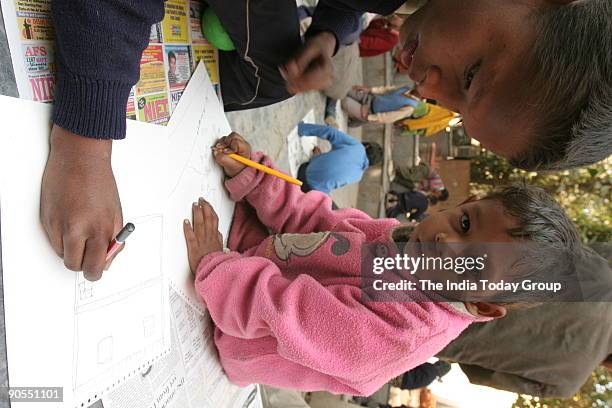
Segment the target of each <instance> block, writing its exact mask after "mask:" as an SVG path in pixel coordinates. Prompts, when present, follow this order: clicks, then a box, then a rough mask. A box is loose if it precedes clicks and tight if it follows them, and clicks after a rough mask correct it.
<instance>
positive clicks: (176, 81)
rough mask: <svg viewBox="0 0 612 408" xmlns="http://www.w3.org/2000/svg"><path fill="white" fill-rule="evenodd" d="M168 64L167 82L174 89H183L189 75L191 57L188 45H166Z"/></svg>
mask: <svg viewBox="0 0 612 408" xmlns="http://www.w3.org/2000/svg"><path fill="white" fill-rule="evenodd" d="M166 61H167V64H168V65H167V66H168V73H167V75H168V84H169V85H170V89H171V90H173V91H175V90H179V89H185V87H186V86H187V82H189V78H190V77H191V57H190V53H189V47H188V46H185V45H168V46H166Z"/></svg>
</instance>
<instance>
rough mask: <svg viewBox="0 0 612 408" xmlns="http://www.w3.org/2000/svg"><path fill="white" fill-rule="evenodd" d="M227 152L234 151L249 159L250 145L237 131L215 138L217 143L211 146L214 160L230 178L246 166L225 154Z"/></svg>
mask: <svg viewBox="0 0 612 408" xmlns="http://www.w3.org/2000/svg"><path fill="white" fill-rule="evenodd" d="M229 153H235V154H238V155H240V156H242V157H246V158H247V159H250V158H251V145H250V144H249V142H247V141H246V140H245V139H244V138H243V137H242V136H240V135H239V134H238V133H236V132H232V133H230V134H229V135H228V136H223V137H222V138H221V139H219V140H217V143H215V145H214V146H213V154H214V156H215V161H216V162H217V164H218V165H219V166H221V167H223V171H224V172H225V175H226V176H227V177H230V178H231V177H234V176H235V175H236V174H238V173H240V172H241V171H242V170H243V169H244V168H245V167H246V166H245V165H244V164H242V163H240V162H239V161H236V160H234V159H232V158H231V157H229V156H227V155H228V154H229Z"/></svg>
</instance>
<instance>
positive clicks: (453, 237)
mask: <svg viewBox="0 0 612 408" xmlns="http://www.w3.org/2000/svg"><path fill="white" fill-rule="evenodd" d="M434 240H435V241H436V243H438V244H449V243H453V242H459V239H458V237H457V234H454V233H451V232H438V233H436V235H435V237H434Z"/></svg>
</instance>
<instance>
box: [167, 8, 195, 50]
mask: <svg viewBox="0 0 612 408" xmlns="http://www.w3.org/2000/svg"><path fill="white" fill-rule="evenodd" d="M165 10H166V15H165V16H164V19H163V21H162V33H163V36H164V42H165V43H171V44H172V43H174V44H176V43H184V44H186V43H188V42H189V21H188V14H187V0H168V1H166V3H165Z"/></svg>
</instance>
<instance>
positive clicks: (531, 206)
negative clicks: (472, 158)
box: [483, 183, 582, 310]
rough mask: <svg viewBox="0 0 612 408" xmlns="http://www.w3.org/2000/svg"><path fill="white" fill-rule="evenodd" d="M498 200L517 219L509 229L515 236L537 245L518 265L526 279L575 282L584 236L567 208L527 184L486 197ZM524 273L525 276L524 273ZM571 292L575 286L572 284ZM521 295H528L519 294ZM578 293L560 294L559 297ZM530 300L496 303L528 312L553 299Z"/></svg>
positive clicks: (509, 308)
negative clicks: (566, 210) (570, 217)
mask: <svg viewBox="0 0 612 408" xmlns="http://www.w3.org/2000/svg"><path fill="white" fill-rule="evenodd" d="M483 200H497V201H499V202H500V203H501V204H502V206H503V207H504V211H505V212H506V213H507V214H509V215H510V216H512V217H513V218H515V219H516V220H517V224H518V225H517V226H516V227H514V228H512V229H510V230H508V234H509V235H510V236H512V237H515V238H518V239H523V240H526V241H530V242H532V243H534V244H535V245H534V246H532V247H531V248H529V251H530V252H527V253H525V257H524V258H522V259H521V260H520V261H519V263H518V264H517V266H518V267H519V270H520V271H523V272H522V273H526V275H523V276H516V275H515V277H520V278H527V277H529V278H530V279H532V280H534V281H543V282H554V281H566V282H575V281H576V272H575V269H574V262H576V261H577V259H578V258H579V257H580V254H581V253H582V244H581V241H580V235H579V234H578V231H577V230H576V227H575V226H574V224H573V223H572V221H571V220H570V219H569V217H568V216H567V214H566V213H565V211H564V210H563V208H561V206H560V205H559V204H558V203H557V202H556V201H555V200H554V199H553V198H552V197H551V196H550V195H549V194H548V193H546V192H545V191H544V190H543V189H541V188H539V187H534V186H531V185H527V184H524V183H518V184H513V185H510V186H506V187H502V188H499V189H497V190H495V191H493V192H491V193H489V194H488V195H487V196H485V197H484V198H483ZM522 273H521V274H522ZM569 286H570V289H571V287H573V286H572V284H569ZM517 294H518V295H519V296H523V295H525V293H519V292H517ZM564 295H565V296H569V297H570V298H571V297H572V296H573V297H574V298H575V296H576V294H571V293H570V294H567V293H565V294H563V295H562V294H559V296H564ZM545 296H549V295H545ZM527 298H528V300H521V301H517V300H516V298H514V299H508V302H496V303H498V304H500V305H503V306H505V307H506V309H507V310H518V309H528V308H532V307H535V306H538V305H539V304H541V303H542V301H545V300H551V299H550V298H548V297H547V298H538V295H537V294H536V295H533V294H531V293H528V294H527Z"/></svg>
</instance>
